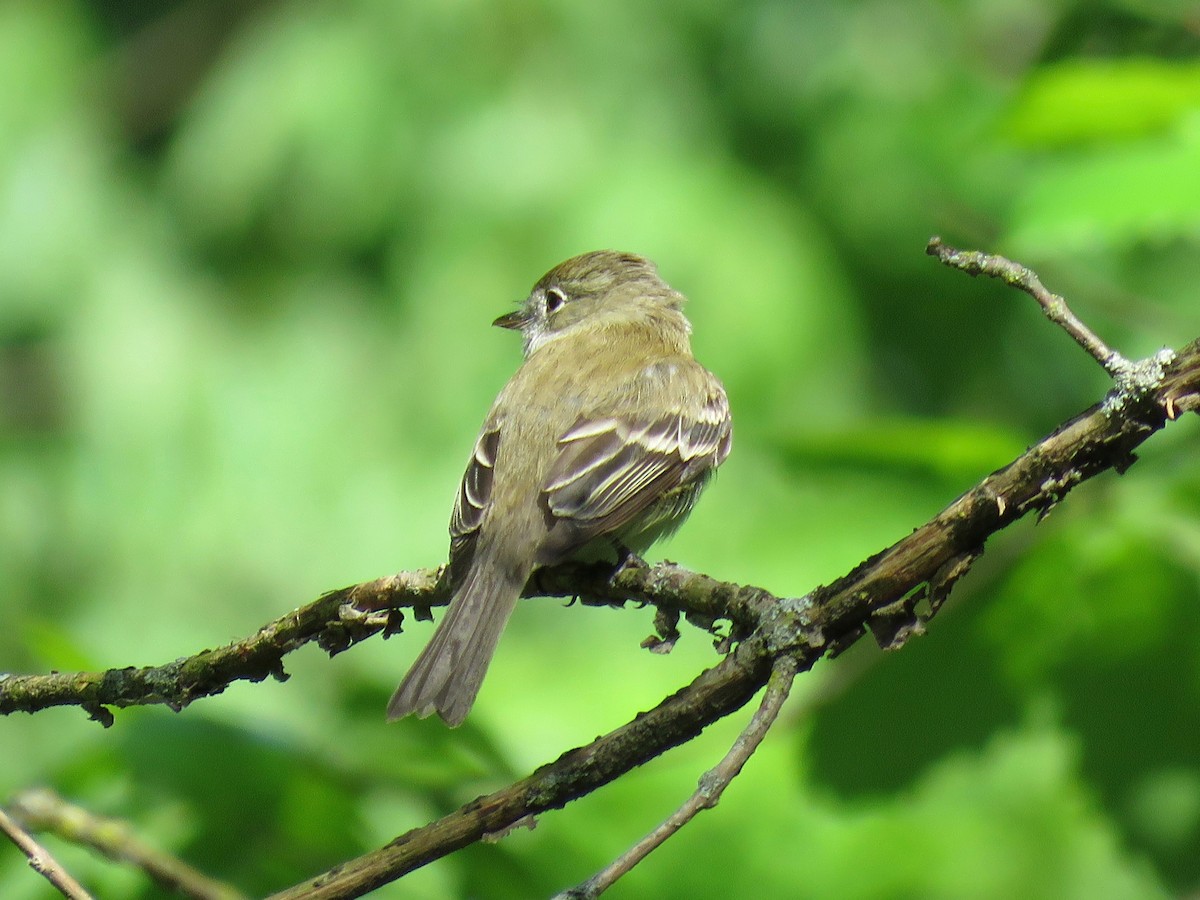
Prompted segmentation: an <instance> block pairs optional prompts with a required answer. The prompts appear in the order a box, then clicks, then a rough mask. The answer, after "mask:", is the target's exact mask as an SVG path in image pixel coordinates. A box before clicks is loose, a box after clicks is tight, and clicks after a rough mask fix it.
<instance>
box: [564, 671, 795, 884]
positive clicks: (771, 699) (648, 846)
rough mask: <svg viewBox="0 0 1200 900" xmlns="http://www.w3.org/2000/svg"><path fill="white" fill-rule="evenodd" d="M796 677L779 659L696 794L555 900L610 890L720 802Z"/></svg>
mask: <svg viewBox="0 0 1200 900" xmlns="http://www.w3.org/2000/svg"><path fill="white" fill-rule="evenodd" d="M795 678H796V660H795V659H793V658H792V657H790V656H781V657H779V659H777V660H776V661H775V665H774V667H773V668H772V670H771V680H770V681H768V682H767V690H766V693H765V694H764V695H763V699H762V703H760V704H759V707H758V709H757V710H755V712H754V715H753V716H752V717H751V719H750V723H749V724H748V725H747V726H746V728H745V729H744V730H743V731H742V733H741V734H739V735H738V738H737V740H736V741H734V744H733V746H732V747H730V748H729V752H728V753H726V754H725V757H724V758H723V759H722V760H721V761H720V762H719V763H717V764H716V765H715V766H713V768H711V769H709V770H708V771H707V772H705V773H704V775H702V776H701V778H700V781H699V783H698V784H697V786H696V791H695V793H693V794H692V795H691V796H690V797H688V799H687V800H686V801H685V802H684V803H683V805H682V806H680V807H679V809H677V810H675V812H674V813H672V814H671V815H670V816H669V817H668V818H667V819H666V820H665V821H664V822H663V823H662V824H661V825H659V826H658V827H657V828H655V829H654V830H653V831H651V832H650V833H649V834H647V835H646V836H645V837H644V838H642V839H641V840H640V841H638V842H637V843H636V844H634V845H633V846H632V847H630V848H629V849H628V850H627V851H625V852H624V853H623V854H621V855H620V856H619V857H617V858H616V859H615V860H613V861H612V863H610V864H609V865H608V866H606V867H605V868H603V869H601V870H600V871H599V872H597V873H596V874H595V875H593V876H592V877H591V878H589V879H588V880H587V881H585V882H583V883H582V884H580V885H579V886H577V887H574V888H572V889H571V890H568V891H563V892H562V893H561V894H558V895H557V896H556V897H555V900H593V898H595V897H599V896H600V895H601V894H602V893H604V892H605V891H606V890H608V889H609V888H610V887H612V886H613V885H614V884H615V883H616V882H617V880H618V879H620V878H621V877H622V876H623V875H625V874H626V873H627V872H629V871H630V870H631V869H632V868H633V867H634V866H636V865H637V864H638V863H640V862H641V861H642V860H643V859H645V858H646V857H647V856H649V855H650V854H651V853H652V852H653V851H654V850H656V849H658V848H659V847H660V846H662V844H663V843H664V842H665V841H666V840H667V839H668V838H670V837H671V836H672V835H674V834H675V832H677V831H679V829H681V828H682V827H683V826H684V825H686V824H687V823H688V822H690V821H691V820H692V819H694V818H695V817H696V815H697V814H698V813H699V812H700V811H701V810H704V809H712V808H713V807H715V806H716V805H717V803H718V802H720V799H721V794H723V793H724V792H725V788H727V787H729V783H730V782H731V781H733V779H734V778H736V777H737V776H738V774H739V773H740V772H741V771H742V767H743V766H745V765H746V762H747V760H749V759H750V757H751V755H753V753H754V751H755V750H757V749H758V745H759V744H761V743H762V740H763V738H764V737H766V735H767V732H768V731H769V730H770V728H771V726H772V725H773V724H774V723H775V719H776V718H777V717H778V716H779V710H780V709H781V708H782V707H783V704H784V701H785V700H787V697H788V693H789V692H790V691H791V689H792V682H793V681H794V680H795Z"/></svg>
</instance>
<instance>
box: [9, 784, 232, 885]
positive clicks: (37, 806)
mask: <svg viewBox="0 0 1200 900" xmlns="http://www.w3.org/2000/svg"><path fill="white" fill-rule="evenodd" d="M8 808H9V810H10V811H11V812H12V814H13V816H15V817H16V818H18V819H19V820H20V821H21V823H22V824H23V825H24V826H25V827H26V828H29V829H31V830H33V831H49V832H52V833H53V834H57V835H58V836H59V837H60V838H62V839H63V840H67V841H71V842H72V843H75V844H79V845H81V846H84V847H90V848H91V849H92V850H96V851H99V852H100V853H103V854H104V855H105V856H107V857H108V858H109V859H115V860H119V861H124V862H127V863H130V864H131V865H134V866H136V867H137V868H139V869H141V870H142V871H143V872H145V873H146V874H147V875H149V876H150V877H151V878H152V879H154V881H155V882H157V883H158V884H159V885H161V886H162V887H164V888H166V889H167V890H169V891H175V892H176V893H180V894H183V895H184V896H185V897H192V898H194V900H241V898H242V897H243V896H244V895H243V894H241V893H240V892H239V891H237V890H235V889H234V888H233V887H231V886H229V885H227V884H224V883H222V882H220V881H216V880H215V879H212V878H209V877H208V876H207V875H205V874H204V873H202V872H199V871H197V870H196V869H194V868H192V867H191V866H189V865H188V864H187V863H185V862H184V861H183V860H181V859H178V858H176V857H174V856H171V855H170V854H168V853H164V852H163V851H161V850H158V849H156V848H154V847H151V846H149V845H148V844H146V843H144V842H143V841H141V840H139V839H138V838H137V837H136V836H134V834H133V833H132V832H131V831H130V829H129V827H128V826H127V825H126V824H125V823H124V822H121V821H118V820H116V819H109V818H105V817H104V816H98V815H96V814H95V813H92V812H89V811H88V810H86V809H84V808H82V807H80V806H76V805H75V804H73V803H68V802H67V801H66V800H64V799H63V798H62V797H60V796H58V794H56V793H54V792H53V791H50V790H46V789H42V788H39V789H36V790H29V791H23V792H22V793H20V794H18V795H17V796H16V797H14V798H13V801H12V803H11V804H9V807H8Z"/></svg>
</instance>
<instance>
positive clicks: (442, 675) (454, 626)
mask: <svg viewBox="0 0 1200 900" xmlns="http://www.w3.org/2000/svg"><path fill="white" fill-rule="evenodd" d="M479 562H480V561H479V560H476V561H475V563H476V564H475V565H474V566H472V567H471V570H470V571H469V572H468V574H467V577H466V579H465V580H464V582H463V584H462V585H461V586H460V587H459V589H458V590H457V591H455V593H454V597H453V598H452V599H451V600H450V608H449V609H448V610H447V611H446V615H445V618H443V619H442V621H441V624H439V625H438V627H437V629H436V630H435V631H434V633H433V637H432V638H430V640H429V643H428V644H427V645H426V646H425V649H424V650H422V651H421V655H420V656H418V657H417V661H416V662H415V663H413V666H412V668H411V669H409V670H408V674H407V675H405V676H404V680H403V681H402V682H400V687H398V688H396V693H394V694H393V695H392V699H391V702H390V703H388V709H387V716H388V721H389V722H392V721H395V720H396V719H400V718H403V717H404V716H407V715H410V714H412V713H416V714H417V715H418V716H419V717H420V718H422V719H423V718H425V717H426V716H428V715H431V714H432V713H435V712H436V713H437V714H438V715H439V716H441V717H442V719H444V720H445V722H446V724H447V725H449V726H451V727H454V726H456V725H461V724H462V721H463V719H465V718H466V717H467V713H468V712H470V711H471V706H472V704H474V702H475V695H476V694H478V693H479V686H480V684H482V683H483V676H484V674H485V673H486V672H487V668H488V663H490V662H491V661H492V654H493V653H495V652H496V644H497V643H499V641H500V633H501V632H502V631H504V626H505V625H506V624H507V623H508V619H509V616H511V615H512V612H513V609H515V608H516V605H517V599H518V598H519V597H520V596H521V589H522V588H523V587H524V586H525V581H526V579H527V578H528V575H529V573H528V572H524V573H512V572H508V571H506V570H507V568H508V567H506V566H489V565H480V564H479ZM518 579H519V580H518Z"/></svg>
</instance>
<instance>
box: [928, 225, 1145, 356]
mask: <svg viewBox="0 0 1200 900" xmlns="http://www.w3.org/2000/svg"><path fill="white" fill-rule="evenodd" d="M925 252H926V253H927V254H929V255H930V256H932V257H935V258H936V259H937V260H938V261H939V262H941V263H943V264H945V265H947V266H950V268H952V269H961V270H962V271H964V272H966V273H967V274H968V275H987V276H989V277H991V278H998V279H1000V280H1001V281H1003V282H1004V283H1005V284H1007V285H1011V286H1012V287H1015V288H1019V289H1020V290H1022V291H1024V292H1025V293H1027V294H1028V295H1029V296H1030V297H1032V298H1033V299H1034V300H1036V301H1037V302H1038V305H1039V306H1041V308H1042V311H1043V312H1044V313H1045V314H1046V317H1047V318H1048V319H1050V321H1051V322H1053V323H1054V324H1056V325H1058V326H1059V327H1060V328H1062V329H1063V330H1064V331H1066V332H1067V334H1069V335H1070V336H1071V337H1072V338H1074V339H1075V343H1077V344H1079V346H1080V347H1082V348H1083V349H1084V350H1086V351H1087V352H1088V353H1089V354H1091V356H1092V357H1093V358H1094V359H1095V360H1096V361H1097V362H1098V363H1100V365H1102V366H1104V369H1105V371H1106V372H1108V374H1109V375H1111V376H1113V377H1114V378H1120V377H1122V376H1124V375H1125V373H1126V372H1127V371H1128V369H1129V366H1130V363H1129V361H1128V360H1127V359H1125V357H1123V356H1122V355H1121V354H1120V353H1117V352H1116V351H1115V350H1113V349H1111V348H1110V347H1109V346H1108V345H1107V344H1105V343H1104V341H1102V340H1100V338H1099V337H1098V336H1097V335H1096V333H1095V332H1094V331H1092V330H1091V329H1090V328H1088V327H1087V326H1086V325H1084V324H1083V322H1081V321H1080V320H1079V319H1078V318H1077V317H1076V316H1075V314H1074V313H1073V312H1071V309H1070V307H1068V306H1067V301H1066V300H1064V299H1063V298H1062V297H1060V296H1059V295H1058V294H1053V293H1051V292H1050V291H1049V290H1047V289H1046V287H1045V285H1043V284H1042V281H1041V279H1040V278H1038V277H1037V275H1036V274H1035V273H1034V272H1033V270H1031V269H1028V268H1026V267H1025V266H1023V265H1021V264H1020V263H1016V262H1013V261H1012V260H1010V259H1006V258H1005V257H1003V256H997V255H995V254H994V253H983V252H981V251H979V250H959V249H958V248H956V247H951V246H950V245H949V244H945V243H943V242H942V239H941V238H940V237H932V238H930V239H929V244H928V245H927V246H926V247H925Z"/></svg>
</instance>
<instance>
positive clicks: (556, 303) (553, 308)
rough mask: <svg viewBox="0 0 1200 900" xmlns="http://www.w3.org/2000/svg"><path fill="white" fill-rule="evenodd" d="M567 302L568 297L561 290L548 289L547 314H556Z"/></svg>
mask: <svg viewBox="0 0 1200 900" xmlns="http://www.w3.org/2000/svg"><path fill="white" fill-rule="evenodd" d="M566 302H567V295H566V294H564V293H563V292H562V290H561V289H560V288H556V287H552V288H546V312H547V313H556V312H558V311H559V310H560V309H562V306H563V304H564V303H566Z"/></svg>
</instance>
